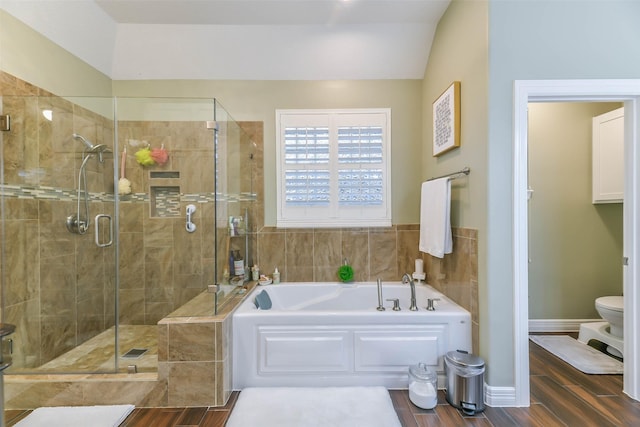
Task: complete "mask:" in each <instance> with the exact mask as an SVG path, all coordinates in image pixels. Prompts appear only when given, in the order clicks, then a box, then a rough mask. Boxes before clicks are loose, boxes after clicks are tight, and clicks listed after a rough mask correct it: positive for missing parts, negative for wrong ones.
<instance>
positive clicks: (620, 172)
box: [592, 108, 624, 203]
mask: <svg viewBox="0 0 640 427" xmlns="http://www.w3.org/2000/svg"><path fill="white" fill-rule="evenodd" d="M592 156H593V203H622V201H623V199H624V108H618V109H617V110H614V111H610V112H608V113H605V114H602V115H600V116H596V117H594V118H593V153H592Z"/></svg>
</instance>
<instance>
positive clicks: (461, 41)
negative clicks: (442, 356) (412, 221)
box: [420, 0, 507, 364]
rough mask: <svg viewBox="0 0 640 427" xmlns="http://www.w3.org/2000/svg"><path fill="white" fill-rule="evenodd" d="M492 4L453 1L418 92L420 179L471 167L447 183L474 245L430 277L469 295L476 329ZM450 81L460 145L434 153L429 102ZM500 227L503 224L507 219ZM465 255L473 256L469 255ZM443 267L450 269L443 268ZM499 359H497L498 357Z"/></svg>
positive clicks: (456, 220) (484, 346)
mask: <svg viewBox="0 0 640 427" xmlns="http://www.w3.org/2000/svg"><path fill="white" fill-rule="evenodd" d="M490 3H493V2H489V1H465V0H453V1H452V2H451V4H450V5H449V7H448V8H447V10H446V11H445V13H444V15H443V17H442V18H441V20H440V22H439V23H438V26H437V28H436V33H435V35H434V40H433V45H432V47H431V52H430V54H429V62H428V63H427V68H426V70H425V77H424V80H423V82H422V92H421V94H422V108H423V115H422V116H423V121H422V150H421V152H422V157H421V159H422V166H421V169H420V170H421V179H422V180H424V179H428V178H431V177H434V176H440V175H444V174H449V173H452V172H456V171H459V170H461V169H462V168H464V167H465V166H468V167H470V168H471V173H470V175H469V176H468V177H465V178H460V179H456V180H454V181H452V183H451V224H452V225H453V226H454V227H456V228H459V229H461V230H464V232H465V233H472V234H471V235H473V236H475V237H473V238H472V242H473V245H474V246H473V247H474V249H473V250H472V251H471V252H469V249H467V247H466V246H462V248H461V249H462V252H463V254H465V255H461V254H460V253H456V252H457V249H456V248H455V247H454V255H453V256H452V257H450V258H447V257H445V261H444V262H440V261H438V260H435V261H436V262H435V264H434V267H435V270H434V274H433V276H432V277H433V280H437V277H438V275H439V274H440V273H437V271H440V268H442V269H443V271H442V274H445V277H447V278H450V279H451V280H454V282H455V283H457V284H455V285H454V286H452V287H451V288H450V289H448V292H450V293H451V294H449V293H447V294H448V295H450V296H455V295H456V294H457V293H458V292H461V293H462V294H465V295H470V297H469V298H470V301H471V304H472V310H471V312H472V315H473V316H474V319H475V320H474V322H475V323H474V326H475V327H476V328H478V327H480V326H481V327H482V328H489V322H488V316H487V300H488V299H489V293H490V288H491V286H490V284H489V283H488V279H487V271H486V264H487V259H488V258H489V255H490V254H489V252H490V251H489V248H488V243H489V242H488V240H487V238H486V236H487V235H488V233H487V224H486V223H487V214H488V206H489V203H490V198H489V192H488V182H487V175H488V170H489V167H490V165H489V162H488V160H487V156H488V154H487V146H488V117H489V110H488V109H487V104H488V91H489V86H488V73H489V41H488V38H489V21H488V14H489V8H490V7H491V6H490ZM454 81H459V82H460V113H461V118H460V121H461V131H460V147H459V148H456V149H453V150H451V151H449V152H447V153H444V154H442V155H440V156H438V157H434V156H433V122H432V117H433V114H432V110H433V102H434V101H435V100H436V99H437V98H438V97H439V96H440V95H441V94H442V92H443V91H444V90H445V89H447V88H448V87H449V86H450V85H451V83H452V82H454ZM504 226H505V227H506V223H505V224H504ZM466 236H469V235H468V234H467V235H466ZM465 239H466V237H465ZM463 241H466V240H463ZM467 254H470V255H471V256H470V257H467ZM506 255H507V252H501V253H497V252H495V253H493V256H495V257H498V258H501V257H503V256H506ZM458 263H461V264H459V265H464V264H467V263H471V264H472V265H473V267H472V271H473V275H472V276H471V279H470V282H469V281H467V280H463V281H459V282H458V281H457V280H456V279H452V277H453V278H455V277H457V276H458V275H457V274H452V273H453V271H456V269H455V268H452V267H451V265H452V264H458ZM436 266H437V267H436ZM447 269H449V270H451V269H452V270H453V271H447ZM462 284H467V285H462ZM483 310H484V311H483ZM480 318H481V319H482V322H480V320H479V319H480ZM482 328H481V329H482ZM486 330H487V329H485V332H486ZM474 332H475V333H474V342H475V343H476V345H474V351H475V352H476V353H477V354H478V353H479V354H480V355H481V356H483V357H486V356H487V350H488V346H490V345H491V343H490V341H489V339H488V337H487V335H486V333H485V335H484V337H483V338H482V339H479V337H478V333H480V334H481V333H482V332H480V331H478V329H476V330H475V331H474ZM478 343H479V347H478ZM497 363H498V364H500V362H497Z"/></svg>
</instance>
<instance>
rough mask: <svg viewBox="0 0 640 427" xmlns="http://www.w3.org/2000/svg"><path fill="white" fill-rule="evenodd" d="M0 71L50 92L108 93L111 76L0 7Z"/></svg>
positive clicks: (105, 94) (104, 94)
mask: <svg viewBox="0 0 640 427" xmlns="http://www.w3.org/2000/svg"><path fill="white" fill-rule="evenodd" d="M0 70H2V71H4V72H6V73H9V74H11V75H13V76H16V77H19V78H21V79H22V80H24V81H27V82H29V83H31V84H33V85H36V86H38V87H40V88H45V89H46V90H48V91H49V92H51V93H56V94H60V95H65V96H81V97H93V96H111V90H112V88H111V85H112V82H111V79H110V78H109V77H108V76H105V75H104V74H102V73H100V72H99V71H97V70H96V69H95V68H93V67H91V66H89V65H88V64H86V63H85V62H83V61H82V60H80V59H79V58H77V57H75V56H73V55H72V54H71V53H69V52H68V51H66V50H64V49H62V48H61V47H60V46H58V45H56V44H55V43H53V42H52V41H50V40H48V39H47V38H45V37H44V36H43V35H41V34H40V33H37V32H36V31H34V30H32V29H31V28H29V27H28V26H26V25H25V24H23V23H22V22H20V21H19V20H17V19H16V18H14V17H13V16H11V15H10V14H8V13H6V12H5V11H4V10H0Z"/></svg>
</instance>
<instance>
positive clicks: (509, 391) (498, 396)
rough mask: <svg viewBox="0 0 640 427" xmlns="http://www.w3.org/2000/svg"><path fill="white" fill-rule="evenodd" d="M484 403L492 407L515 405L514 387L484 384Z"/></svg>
mask: <svg viewBox="0 0 640 427" xmlns="http://www.w3.org/2000/svg"><path fill="white" fill-rule="evenodd" d="M484 403H485V404H486V405H487V406H491V407H494V408H497V407H514V406H517V405H516V389H515V387H492V386H490V385H487V384H485V385H484Z"/></svg>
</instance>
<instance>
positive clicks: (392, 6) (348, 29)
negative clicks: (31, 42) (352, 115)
mask: <svg viewBox="0 0 640 427" xmlns="http://www.w3.org/2000/svg"><path fill="white" fill-rule="evenodd" d="M449 3H450V0H1V1H0V8H2V9H4V10H6V11H7V12H8V13H10V14H12V15H13V16H15V17H16V18H18V19H19V20H21V21H23V22H24V23H25V24H27V25H28V26H30V27H32V28H33V29H34V30H36V31H38V32H39V33H41V34H43V35H44V36H45V37H47V38H48V39H50V40H51V41H53V42H54V43H56V44H58V45H60V46H62V47H63V48H65V49H66V50H68V51H69V52H71V53H72V54H73V55H75V56H77V57H79V58H80V59H82V60H84V61H85V62H87V63H88V64H90V65H91V66H93V67H94V68H96V69H97V70H99V71H101V72H102V73H104V74H106V75H107V76H109V77H111V78H112V79H114V80H138V79H145V80H146V79H232V80H245V79H246V80H331V79H421V78H422V77H423V75H424V71H425V68H426V64H427V60H428V57H429V51H430V48H431V43H432V41H433V36H434V33H435V29H436V26H437V24H438V21H439V20H440V18H441V17H442V14H443V13H444V11H445V10H446V8H447V7H448V5H449Z"/></svg>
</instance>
